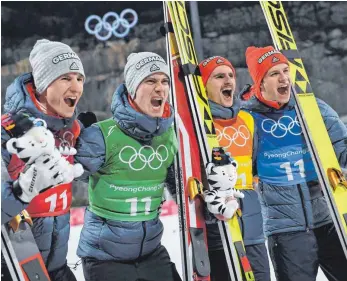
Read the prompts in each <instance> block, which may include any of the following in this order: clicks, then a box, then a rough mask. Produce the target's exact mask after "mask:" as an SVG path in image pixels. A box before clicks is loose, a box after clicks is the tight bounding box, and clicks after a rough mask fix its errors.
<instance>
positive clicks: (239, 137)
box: [216, 125, 251, 148]
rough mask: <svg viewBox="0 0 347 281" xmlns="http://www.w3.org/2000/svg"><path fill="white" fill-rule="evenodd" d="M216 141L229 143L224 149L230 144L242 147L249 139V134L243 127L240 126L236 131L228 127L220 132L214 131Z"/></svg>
mask: <svg viewBox="0 0 347 281" xmlns="http://www.w3.org/2000/svg"><path fill="white" fill-rule="evenodd" d="M216 132H217V140H218V141H220V140H222V139H225V140H227V141H229V145H227V146H226V147H225V148H229V147H230V146H231V145H232V144H235V145H236V146H238V147H244V146H245V145H246V143H247V140H248V139H249V138H250V137H251V133H250V132H249V130H248V129H247V127H246V126H245V125H240V126H239V127H238V128H237V129H235V128H234V127H233V126H228V127H225V128H224V129H223V131H222V132H221V131H220V130H218V129H216Z"/></svg>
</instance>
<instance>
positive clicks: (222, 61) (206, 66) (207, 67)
mask: <svg viewBox="0 0 347 281" xmlns="http://www.w3.org/2000/svg"><path fill="white" fill-rule="evenodd" d="M221 65H226V66H229V67H230V68H231V70H232V71H233V74H234V77H236V72H235V69H234V67H233V65H232V64H231V62H230V61H228V60H227V59H226V58H223V57H220V56H214V57H210V58H208V59H205V60H203V61H202V62H201V63H200V64H199V69H200V73H201V78H202V82H203V83H204V86H206V83H207V80H208V78H210V76H211V73H212V72H213V70H214V69H215V68H216V67H218V66H221Z"/></svg>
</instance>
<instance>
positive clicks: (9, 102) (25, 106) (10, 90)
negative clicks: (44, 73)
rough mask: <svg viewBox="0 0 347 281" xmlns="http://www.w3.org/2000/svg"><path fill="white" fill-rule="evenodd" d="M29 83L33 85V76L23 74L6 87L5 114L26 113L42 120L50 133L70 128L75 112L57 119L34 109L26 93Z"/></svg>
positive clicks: (28, 94)
mask: <svg viewBox="0 0 347 281" xmlns="http://www.w3.org/2000/svg"><path fill="white" fill-rule="evenodd" d="M29 83H32V84H33V83H34V79H33V76H32V74H31V73H25V74H23V75H21V76H19V77H17V78H16V79H15V80H14V81H13V82H12V84H11V85H10V86H8V87H7V90H6V96H5V104H4V109H5V112H6V113H16V112H19V111H22V112H27V113H28V114H30V115H32V116H34V117H36V118H41V119H44V120H45V121H46V123H47V127H48V128H49V129H50V130H52V131H58V130H61V129H62V128H65V127H67V128H70V127H71V126H72V123H73V121H74V120H75V119H76V116H77V110H75V112H74V115H73V116H72V117H71V118H59V117H54V116H49V115H47V114H45V113H43V112H42V111H41V110H39V109H38V108H37V107H36V105H35V104H34V102H33V100H32V98H31V95H30V93H29V92H28V88H27V85H28V84H29Z"/></svg>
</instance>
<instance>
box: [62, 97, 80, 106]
mask: <svg viewBox="0 0 347 281" xmlns="http://www.w3.org/2000/svg"><path fill="white" fill-rule="evenodd" d="M64 102H65V103H66V104H67V106H68V107H74V106H75V105H76V103H77V97H76V96H69V97H65V98H64Z"/></svg>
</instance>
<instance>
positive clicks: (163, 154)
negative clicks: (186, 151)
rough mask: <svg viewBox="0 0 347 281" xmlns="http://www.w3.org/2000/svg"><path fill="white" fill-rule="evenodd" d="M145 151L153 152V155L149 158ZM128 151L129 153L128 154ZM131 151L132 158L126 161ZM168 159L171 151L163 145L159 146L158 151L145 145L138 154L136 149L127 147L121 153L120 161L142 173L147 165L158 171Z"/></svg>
mask: <svg viewBox="0 0 347 281" xmlns="http://www.w3.org/2000/svg"><path fill="white" fill-rule="evenodd" d="M144 149H150V150H151V154H150V155H149V156H148V158H147V156H146V155H145V154H143V151H144ZM126 150H128V151H127V152H126ZM129 151H130V154H131V156H130V157H129V158H128V157H127V158H128V159H125V157H126V154H129ZM168 158H169V151H168V149H167V148H166V146H165V145H163V144H161V145H159V146H158V147H157V149H156V150H155V149H154V148H153V147H151V146H149V145H145V146H142V147H141V148H140V150H139V151H138V152H137V151H136V149H135V148H134V147H132V146H129V145H127V146H125V147H123V148H122V150H121V151H120V152H119V160H120V161H122V162H123V163H124V164H128V165H129V167H130V168H131V169H132V170H134V171H141V170H143V169H144V168H145V167H146V166H147V165H148V167H149V168H151V169H152V170H158V169H159V168H160V167H161V166H162V165H163V163H164V162H165V161H166V160H167V159H168Z"/></svg>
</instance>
